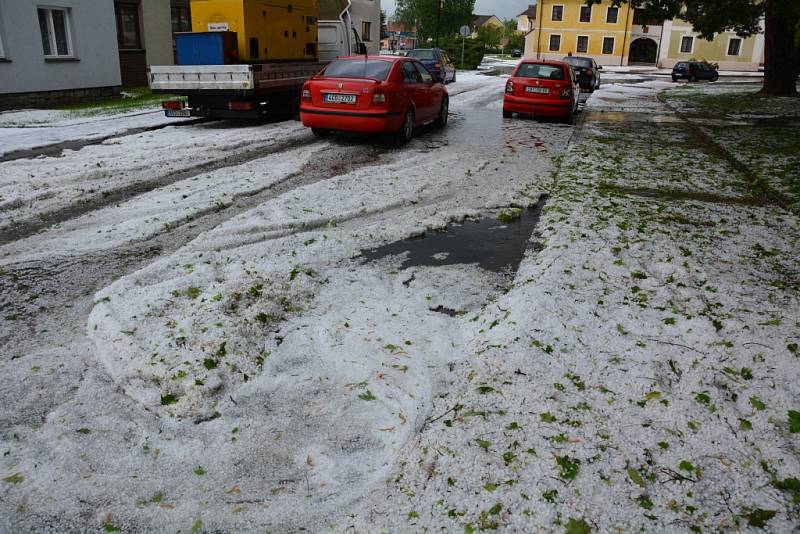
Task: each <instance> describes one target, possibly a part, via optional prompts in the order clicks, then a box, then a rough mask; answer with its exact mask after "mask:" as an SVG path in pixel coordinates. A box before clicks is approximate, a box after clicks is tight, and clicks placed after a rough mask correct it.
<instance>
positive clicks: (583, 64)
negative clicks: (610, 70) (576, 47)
mask: <svg viewBox="0 0 800 534" xmlns="http://www.w3.org/2000/svg"><path fill="white" fill-rule="evenodd" d="M562 61H563V62H564V63H567V64H569V65H570V66H571V67H572V70H574V71H575V75H576V77H577V78H578V84H579V85H580V86H581V90H583V91H589V92H590V93H592V92H594V90H595V89H600V69H602V68H603V67H601V66H600V65H598V64H597V63H596V62H595V60H594V59H592V58H590V57H580V56H567V57H565V58H563V59H562Z"/></svg>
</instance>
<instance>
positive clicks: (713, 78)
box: [711, 73, 719, 82]
mask: <svg viewBox="0 0 800 534" xmlns="http://www.w3.org/2000/svg"><path fill="white" fill-rule="evenodd" d="M717 80H719V74H717V73H714V76H712V77H711V81H712V82H716V81H717Z"/></svg>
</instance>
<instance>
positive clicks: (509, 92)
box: [506, 80, 514, 95]
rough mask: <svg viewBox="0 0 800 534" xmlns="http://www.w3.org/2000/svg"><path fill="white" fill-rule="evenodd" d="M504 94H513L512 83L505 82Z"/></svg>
mask: <svg viewBox="0 0 800 534" xmlns="http://www.w3.org/2000/svg"><path fill="white" fill-rule="evenodd" d="M506 93H508V94H510V95H513V94H514V82H512V81H511V80H508V81H507V82H506Z"/></svg>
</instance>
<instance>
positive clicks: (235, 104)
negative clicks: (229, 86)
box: [228, 101, 255, 111]
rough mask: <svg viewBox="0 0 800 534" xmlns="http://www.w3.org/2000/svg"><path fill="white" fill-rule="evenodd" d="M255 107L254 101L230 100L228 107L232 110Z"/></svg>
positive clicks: (245, 109)
mask: <svg viewBox="0 0 800 534" xmlns="http://www.w3.org/2000/svg"><path fill="white" fill-rule="evenodd" d="M254 108H255V104H253V103H252V102H242V101H239V102H228V109H230V110H231V111H250V110H251V109H254Z"/></svg>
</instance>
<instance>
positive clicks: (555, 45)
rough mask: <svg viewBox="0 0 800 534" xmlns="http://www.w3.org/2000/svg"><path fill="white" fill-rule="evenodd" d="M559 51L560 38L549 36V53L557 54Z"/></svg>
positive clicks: (558, 36)
mask: <svg viewBox="0 0 800 534" xmlns="http://www.w3.org/2000/svg"><path fill="white" fill-rule="evenodd" d="M559 50H561V36H560V35H551V36H550V51H551V52H558V51H559Z"/></svg>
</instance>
